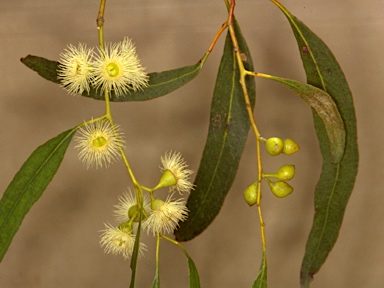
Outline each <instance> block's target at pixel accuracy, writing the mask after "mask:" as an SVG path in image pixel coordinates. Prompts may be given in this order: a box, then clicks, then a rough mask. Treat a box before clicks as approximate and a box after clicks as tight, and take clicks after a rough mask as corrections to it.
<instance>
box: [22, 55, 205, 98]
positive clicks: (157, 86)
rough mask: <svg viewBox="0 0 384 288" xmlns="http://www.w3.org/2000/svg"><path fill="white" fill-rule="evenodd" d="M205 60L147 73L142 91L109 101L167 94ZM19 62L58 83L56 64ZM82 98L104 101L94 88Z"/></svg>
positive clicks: (38, 60)
mask: <svg viewBox="0 0 384 288" xmlns="http://www.w3.org/2000/svg"><path fill="white" fill-rule="evenodd" d="M207 58H208V54H206V55H205V56H204V57H203V58H202V59H201V60H200V61H199V62H197V63H196V64H194V65H191V66H185V67H181V68H178V69H174V70H168V71H163V72H159V73H149V74H148V76H149V86H148V87H146V88H144V89H143V90H142V91H136V92H135V91H132V92H131V93H130V94H127V95H122V96H119V97H116V96H115V94H114V93H111V96H110V100H111V101H113V102H126V101H145V100H151V99H155V98H157V97H160V96H164V95H166V94H169V93H171V92H172V91H174V90H176V89H179V88H180V87H182V86H184V85H185V84H187V83H188V82H189V81H191V80H192V79H193V78H195V77H196V76H197V75H198V74H199V73H200V71H201V68H203V65H204V63H205V61H206V60H207ZM20 60H21V62H22V63H23V64H25V65H26V66H27V67H29V68H31V69H32V70H33V71H36V72H37V73H38V74H39V75H40V76H41V77H43V78H45V79H47V80H49V81H52V82H54V83H57V84H59V83H60V80H59V79H57V67H58V62H56V61H50V60H47V59H45V58H42V57H38V56H32V55H28V56H27V57H25V58H21V59H20ZM82 96H85V97H90V98H94V99H96V100H103V101H104V93H102V91H100V90H96V89H95V88H91V90H90V92H89V94H88V93H87V92H84V93H83V95H82Z"/></svg>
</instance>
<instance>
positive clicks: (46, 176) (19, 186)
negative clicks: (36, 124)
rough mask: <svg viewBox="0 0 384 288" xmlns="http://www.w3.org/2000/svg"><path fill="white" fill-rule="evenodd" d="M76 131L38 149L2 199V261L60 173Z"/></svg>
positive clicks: (0, 255) (67, 133)
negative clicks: (60, 167) (21, 226)
mask: <svg viewBox="0 0 384 288" xmlns="http://www.w3.org/2000/svg"><path fill="white" fill-rule="evenodd" d="M74 132H75V129H71V130H68V131H65V132H63V133H61V134H60V135H58V136H57V137H55V138H53V139H51V140H49V141H48V142H47V143H45V144H43V145H42V146H40V147H38V148H37V149H36V150H35V151H34V152H33V153H32V154H31V156H30V157H29V158H28V160H27V161H26V162H25V163H24V164H23V166H22V167H21V169H20V170H19V172H17V174H16V175H15V177H14V178H13V180H12V182H11V183H10V184H9V186H8V188H7V190H6V191H5V193H4V195H3V197H2V198H1V200H0V261H1V260H2V259H3V257H4V254H5V253H6V251H7V249H8V247H9V245H10V243H11V241H12V239H13V237H14V235H15V234H16V232H17V230H18V229H19V226H20V225H21V222H22V221H23V219H24V217H25V215H26V214H27V213H28V211H29V209H31V207H32V205H33V204H34V203H35V202H36V201H37V200H38V199H39V198H40V196H41V195H42V193H43V192H44V190H45V188H46V187H47V186H48V184H49V182H51V180H52V178H53V176H54V175H55V174H56V172H57V169H58V168H59V166H60V163H61V161H62V160H63V157H64V154H65V151H66V150H67V147H68V145H69V143H70V142H71V139H72V136H73V134H74Z"/></svg>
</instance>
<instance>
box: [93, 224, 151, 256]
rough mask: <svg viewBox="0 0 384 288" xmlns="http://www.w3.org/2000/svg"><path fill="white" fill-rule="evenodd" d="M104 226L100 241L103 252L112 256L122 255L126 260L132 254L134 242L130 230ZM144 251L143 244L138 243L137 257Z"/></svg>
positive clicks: (134, 238) (108, 225)
mask: <svg viewBox="0 0 384 288" xmlns="http://www.w3.org/2000/svg"><path fill="white" fill-rule="evenodd" d="M104 225H105V230H103V234H102V235H101V239H100V245H101V247H104V252H105V253H112V254H113V255H117V254H122V255H123V257H124V258H125V259H128V258H129V257H130V256H131V255H132V253H133V248H134V245H135V240H136V236H135V235H134V234H133V232H132V230H131V229H124V228H122V229H121V228H118V227H113V226H112V225H110V224H104ZM144 250H146V246H145V244H144V243H140V244H139V255H142V254H143V251H144Z"/></svg>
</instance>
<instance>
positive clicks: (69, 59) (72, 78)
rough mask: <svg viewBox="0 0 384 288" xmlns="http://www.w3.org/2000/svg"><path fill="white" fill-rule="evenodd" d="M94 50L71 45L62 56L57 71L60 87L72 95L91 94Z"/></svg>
mask: <svg viewBox="0 0 384 288" xmlns="http://www.w3.org/2000/svg"><path fill="white" fill-rule="evenodd" d="M92 55H93V49H88V48H87V47H86V45H85V44H81V43H80V44H79V46H78V47H75V46H73V45H69V46H68V48H67V49H65V50H64V52H63V53H61V54H60V56H61V58H60V60H59V65H58V69H57V78H58V79H59V80H60V86H62V87H64V88H65V89H66V90H67V91H68V92H69V93H70V94H80V95H81V94H82V93H83V92H84V91H87V92H89V89H90V86H89V84H90V79H91V74H92V63H91V58H92Z"/></svg>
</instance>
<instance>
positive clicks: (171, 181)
mask: <svg viewBox="0 0 384 288" xmlns="http://www.w3.org/2000/svg"><path fill="white" fill-rule="evenodd" d="M177 180H178V179H177V178H176V177H175V175H174V174H173V173H172V172H171V171H170V170H165V171H164V172H163V175H161V178H160V181H159V184H157V185H156V187H155V188H153V190H157V189H160V188H164V187H172V186H175V185H176V184H177Z"/></svg>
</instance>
